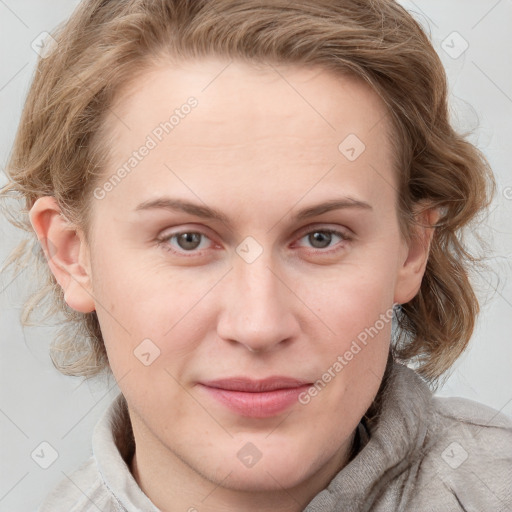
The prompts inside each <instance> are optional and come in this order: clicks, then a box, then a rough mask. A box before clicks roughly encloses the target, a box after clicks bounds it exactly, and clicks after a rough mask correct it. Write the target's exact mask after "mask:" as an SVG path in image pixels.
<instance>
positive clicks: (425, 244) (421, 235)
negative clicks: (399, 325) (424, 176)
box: [394, 208, 440, 304]
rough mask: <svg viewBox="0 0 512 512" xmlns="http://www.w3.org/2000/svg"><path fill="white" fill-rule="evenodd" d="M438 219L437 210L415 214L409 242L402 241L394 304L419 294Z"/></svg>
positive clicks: (404, 301) (431, 209)
mask: <svg viewBox="0 0 512 512" xmlns="http://www.w3.org/2000/svg"><path fill="white" fill-rule="evenodd" d="M439 217H440V211H439V209H438V208H430V209H427V210H423V211H422V212H421V213H419V214H416V220H417V224H416V225H414V226H413V231H412V233H411V240H410V242H409V243H407V242H406V241H405V240H404V241H403V247H404V250H403V251H402V256H401V260H400V262H399V263H400V268H399V269H398V276H397V280H396V284H395V298H394V302H395V303H397V304H406V303H407V302H409V301H411V300H412V299H413V298H414V297H415V296H416V295H417V293H418V292H419V290H420V287H421V281H422V279H423V275H424V274H425V269H426V267H427V261H428V256H429V253H430V244H431V242H432V237H433V236H434V230H435V228H434V227H432V226H433V225H434V224H436V223H437V222H438V220H439Z"/></svg>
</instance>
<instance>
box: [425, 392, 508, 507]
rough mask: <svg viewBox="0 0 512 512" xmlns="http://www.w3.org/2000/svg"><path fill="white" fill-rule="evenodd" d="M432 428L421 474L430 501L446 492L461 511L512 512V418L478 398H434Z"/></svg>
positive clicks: (430, 420) (429, 425)
mask: <svg viewBox="0 0 512 512" xmlns="http://www.w3.org/2000/svg"><path fill="white" fill-rule="evenodd" d="M428 429H429V433H428V435H427V437H426V442H425V445H424V456H423V458H422V460H421V463H420V465H419V471H418V475H417V478H418V480H417V481H418V483H419V484H420V485H419V486H420V490H421V492H420V496H423V497H424V499H425V503H428V502H429V501H430V502H431V499H432V494H433V493H438V494H439V493H443V494H449V495H451V496H452V497H453V499H454V500H455V501H456V502H457V503H458V504H459V505H460V510H468V511H469V510H496V511H501V510H503V511H505V510H509V509H511V510H512V419H510V418H509V417H507V416H505V415H504V414H502V413H500V412H499V411H496V410H494V409H492V408H490V407H487V406H485V405H483V404H480V403H478V402H474V401H472V400H467V399H463V398H440V397H432V409H431V417H430V419H429V420H428ZM425 510H429V509H428V508H426V509H425Z"/></svg>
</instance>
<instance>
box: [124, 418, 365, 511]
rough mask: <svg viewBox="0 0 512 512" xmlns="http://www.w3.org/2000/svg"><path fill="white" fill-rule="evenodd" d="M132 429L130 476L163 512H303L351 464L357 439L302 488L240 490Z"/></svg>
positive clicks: (301, 485) (238, 487)
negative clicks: (134, 448) (133, 449)
mask: <svg viewBox="0 0 512 512" xmlns="http://www.w3.org/2000/svg"><path fill="white" fill-rule="evenodd" d="M133 430H134V435H135V439H136V450H135V453H134V456H133V458H132V461H131V464H130V471H131V472H132V474H133V476H134V478H135V480H136V482H137V483H138V485H139V487H140V488H141V489H142V491H143V492H144V493H145V494H146V495H147V496H148V497H149V498H150V500H151V501H152V502H153V503H154V505H155V506H156V507H157V508H158V509H159V510H161V511H162V512H175V511H180V512H182V511H187V512H219V511H222V512H230V511H233V512H239V511H240V510H243V511H244V512H252V511H255V512H256V511H257V512H267V511H268V512H270V511H272V512H275V511H276V510H280V511H283V512H300V511H302V510H304V508H305V507H306V506H307V504H308V503H309V502H310V501H311V500H312V499H313V498H314V497H315V496H316V495H317V494H318V493H319V492H320V491H321V490H323V489H325V487H327V485H328V484H329V482H330V481H331V480H332V478H333V477H334V476H335V475H336V474H337V473H338V472H339V471H340V470H341V469H342V468H343V467H344V466H345V465H346V464H347V463H348V462H349V460H350V459H351V458H352V456H353V455H354V453H353V452H354V446H355V445H356V437H357V436H356V435H355V433H354V434H353V435H352V436H351V437H350V439H349V440H348V441H347V442H346V443H345V444H344V445H343V446H342V447H341V448H340V450H338V451H337V452H336V454H335V456H334V457H333V458H332V459H331V460H329V461H328V463H327V464H324V466H323V467H321V468H320V470H319V471H316V472H315V473H314V475H313V476H312V477H311V478H308V479H307V480H304V481H301V482H299V483H298V484H297V485H294V486H292V487H289V488H284V487H282V486H281V485H280V484H279V483H278V482H275V481H274V482H273V484H274V485H273V489H268V488H266V489H264V490H246V489H243V488H240V486H237V484H236V480H232V479H231V478H230V475H231V474H229V475H227V476H225V477H224V478H219V480H218V481H215V480H213V479H211V478H208V477H207V476H206V475H204V474H201V473H200V472H199V471H197V470H196V469H195V468H192V467H191V466H190V465H188V464H187V463H185V462H184V461H183V460H181V459H180V458H179V457H177V456H176V455H175V454H174V453H173V452H172V451H170V450H169V449H168V448H167V447H166V446H164V445H162V444H161V443H160V442H159V441H158V440H157V439H155V438H154V437H153V436H152V435H151V434H150V433H149V432H148V431H147V430H145V429H144V428H139V425H138V424H137V422H135V424H134V425H133ZM269 479H270V477H269ZM270 480H271V479H270Z"/></svg>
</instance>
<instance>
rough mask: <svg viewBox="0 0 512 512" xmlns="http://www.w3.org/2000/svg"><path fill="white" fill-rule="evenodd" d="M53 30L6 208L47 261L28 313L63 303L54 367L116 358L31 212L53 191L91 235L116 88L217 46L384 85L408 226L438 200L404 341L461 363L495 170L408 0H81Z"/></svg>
mask: <svg viewBox="0 0 512 512" xmlns="http://www.w3.org/2000/svg"><path fill="white" fill-rule="evenodd" d="M52 36H53V38H54V39H55V40H56V42H57V45H56V47H55V49H54V51H53V52H52V53H51V54H50V55H48V56H46V58H41V59H40V60H39V62H38V66H37V70H36V73H35V76H34V79H33V82H32V85H31V88H30V90H29V93H28V97H27V100H26V104H25V107H24V110H23V114H22V117H21V121H20V125H19V128H18V131H17V134H16V139H15V142H14V146H13V149H12V153H11V156H10V160H9V162H8V165H7V173H8V177H9V182H8V184H7V185H6V186H5V187H4V188H3V190H2V193H1V195H2V198H3V199H4V200H6V199H7V198H9V197H14V198H15V199H17V204H18V205H19V206H18V208H17V209H16V208H10V210H11V212H10V213H11V215H10V217H11V219H10V220H11V222H12V223H13V224H15V225H16V226H18V227H20V228H22V229H25V230H26V231H27V232H28V233H30V235H29V238H28V239H27V240H25V241H24V242H23V243H22V244H20V245H19V246H18V247H17V248H16V249H15V251H14V252H13V254H12V256H11V258H10V259H9V265H14V266H16V267H18V268H19V267H20V266H22V265H32V266H34V265H36V266H37V269H38V272H39V274H38V275H40V276H43V279H44V282H43V283H42V286H41V287H40V289H39V290H38V291H37V292H36V293H35V295H33V296H32V297H31V298H30V299H29V300H28V301H27V302H26V304H25V306H24V310H23V314H22V319H21V321H22V323H23V324H25V325H26V324H27V323H29V322H30V318H31V317H32V315H33V314H34V312H35V310H36V308H38V306H40V305H42V304H43V303H44V304H45V305H46V310H45V319H48V318H50V317H52V316H54V315H60V314H63V315H64V321H63V322H62V327H61V330H60V331H59V332H58V334H57V336H56V338H55V340H53V343H52V347H51V357H52V361H53V363H54V365H55V366H56V368H58V369H59V371H61V372H62V373H64V374H67V375H75V376H87V377H90V376H93V375H96V374H98V373H100V372H101V371H102V370H104V369H107V370H108V359H107V355H106V351H105V347H104V343H103V338H102V333H101V330H100V326H99V323H98V318H97V315H96V312H95V311H93V312H91V313H87V314H83V313H78V312H76V311H74V310H72V309H71V308H70V307H69V306H67V304H66V303H65V301H64V298H63V291H62V289H61V288H60V286H59V285H58V284H57V282H56V280H55V278H54V276H53V275H52V273H51V272H50V270H49V267H48V265H47V264H46V260H45V259H44V258H42V257H41V255H42V253H41V252H40V251H41V249H40V244H39V242H38V241H37V238H36V237H35V234H34V232H33V230H32V228H31V226H30V223H29V221H28V211H29V210H30V208H31V207H32V205H33V204H34V202H35V201H36V199H37V198H39V197H41V196H46V195H50V196H54V197H55V198H56V200H57V202H58V204H59V205H60V207H61V209H62V212H63V214H64V215H65V217H66V218H67V219H68V220H69V221H70V222H72V223H74V224H75V225H76V226H78V227H80V228H81V229H83V230H84V232H85V233H86V234H87V233H88V230H89V220H90V219H89V212H90V205H91V200H92V198H91V195H92V190H93V189H94V187H95V185H96V184H97V183H98V180H99V179H101V177H102V176H104V171H105V169H104V168H105V162H106V161H107V159H108V149H109V148H108V144H106V143H105V141H106V140H108V130H107V128H106V124H107V123H106V119H107V116H108V114H109V112H110V109H111V106H112V105H113V102H114V100H115V99H116V98H117V97H118V95H119V91H120V90H121V88H122V87H126V86H127V84H129V83H131V82H133V81H134V80H136V79H137V77H139V76H141V75H142V74H143V73H144V72H145V71H147V70H149V69H150V68H151V67H152V66H154V65H155V64H156V63H158V62H160V63H161V62H162V61H164V62H168V63H171V62H172V60H173V58H174V59H176V60H179V59H194V58H202V57H209V56H214V57H225V58H228V59H238V60H243V61H245V62H250V63H254V64H256V63H261V64H263V65H268V64H272V65H274V64H275V65H298V66H319V67H321V68H323V69H326V70H330V71H334V72H335V73H341V74H344V75H350V76H353V77H358V78H359V79H361V80H363V81H365V82H366V83H367V84H369V85H370V86H371V87H372V89H373V90H374V91H375V92H376V93H377V94H378V95H379V96H380V98H381V99H382V101H383V102H384V103H385V105H386V108H387V112H388V117H389V121H390V126H391V127H392V130H393V133H392V137H390V139H391V140H392V141H393V146H394V147H393V150H394V155H393V158H394V164H395V168H396V172H397V176H398V183H399V185H398V190H397V197H398V200H397V213H398V218H399V224H400V228H401V231H402V233H403V235H404V236H405V237H406V238H407V239H410V237H412V236H413V233H414V230H413V227H414V225H415V222H416V219H417V212H418V208H420V207H422V208H425V207H434V208H438V209H439V211H440V213H441V217H440V219H439V221H438V222H437V223H436V224H435V230H434V234H433V240H432V243H431V249H430V255H429V259H428V263H427V267H426V271H425V275H424V277H423V280H422V283H421V288H420V290H419V292H418V294H417V295H416V296H415V297H414V298H413V299H412V300H411V301H409V302H408V303H406V304H402V305H401V308H400V311H399V314H398V316H397V322H398V323H397V326H398V327H397V330H396V333H395V334H394V340H393V341H394V343H393V351H394V354H395V356H396V358H397V359H400V360H402V361H404V362H411V361H414V362H416V363H417V368H416V371H417V372H418V373H420V374H421V375H422V376H424V377H425V378H426V379H427V380H428V381H430V382H431V383H434V382H435V381H436V379H438V378H439V377H440V376H441V375H442V374H443V373H444V372H446V370H447V369H449V368H450V367H451V366H452V364H453V363H454V361H455V360H456V359H457V358H458V357H459V356H460V354H461V353H462V352H463V350H464V349H465V348H466V346H467V344H468V342H469V340H470V338H471V335H472V333H473V329H474V325H475V321H476V317H477V314H478V312H479V303H478V300H477V297H476V294H475V291H474V288H473V286H472V284H471V283H470V276H471V272H472V269H473V268H474V266H475V265H476V264H477V263H478V262H479V259H478V258H477V257H476V256H475V255H474V254H472V253H471V252H470V251H469V249H468V248H466V247H465V246H464V244H463V233H464V231H465V230H466V229H467V228H468V226H469V225H470V223H472V222H476V220H477V216H478V214H479V213H481V212H482V211H483V210H484V209H486V208H487V207H488V206H489V203H490V201H491V199H492V196H493V194H494V191H495V182H494V178H493V175H492V171H491V169H490V166H489V164H488V162H487V160H486V159H485V157H484V155H483V154H482V153H481V152H480V151H479V150H478V149H477V148H476V147H475V146H474V145H472V144H471V143H470V142H468V141H467V140H466V138H467V135H462V134H459V133H457V132H456V131H455V130H454V129H453V127H452V126H451V124H450V121H449V109H448V97H447V96H448V92H447V80H446V73H445V70H444V68H443V65H442V63H441V60H440V58H439V56H438V55H437V53H436V51H435V50H434V48H433V46H432V44H431V43H430V40H429V37H428V36H427V34H426V33H425V32H424V30H423V29H422V28H421V26H420V25H419V23H418V22H417V21H416V20H415V19H414V18H413V16H412V15H411V14H410V13H409V12H407V10H406V9H404V8H403V7H402V6H400V5H399V4H397V3H396V2H395V1H394V0H300V1H298V0H294V1H293V2H292V1H288V0H125V1H123V2H116V1H109V0H85V1H83V2H82V3H81V4H80V6H79V7H78V8H77V10H76V11H75V12H74V14H73V15H72V16H71V18H70V19H69V20H68V21H67V22H66V23H65V24H63V25H61V26H60V27H59V28H58V29H57V30H56V31H55V32H54V33H53V34H52ZM169 65H170V64H169Z"/></svg>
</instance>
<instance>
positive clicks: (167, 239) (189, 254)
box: [157, 228, 352, 258]
mask: <svg viewBox="0 0 512 512" xmlns="http://www.w3.org/2000/svg"><path fill="white" fill-rule="evenodd" d="M313 233H324V234H329V235H335V236H338V237H340V239H341V242H350V241H351V240H352V238H351V237H349V236H348V235H347V234H346V233H345V232H344V231H338V230H336V229H329V228H326V229H321V228H317V229H312V230H310V231H307V232H305V233H304V234H302V235H301V236H300V237H299V240H301V239H303V238H306V237H307V236H309V235H312V234H313ZM183 234H195V235H200V236H202V237H203V238H207V239H208V240H210V239H209V237H208V236H207V235H205V234H204V233H201V232H200V231H193V230H184V231H178V232H176V233H172V234H169V235H166V236H163V237H161V238H158V239H157V241H158V245H159V246H162V248H163V249H164V250H166V251H168V252H171V253H172V254H175V255H178V256H184V257H186V258H187V257H189V258H190V257H194V256H197V255H200V254H201V251H202V250H201V249H200V250H198V249H194V250H191V251H185V250H176V249H173V248H172V246H171V245H170V243H169V242H170V241H171V240H173V239H175V238H176V237H178V236H180V235H183ZM203 250H206V249H203ZM340 250H341V247H338V248H336V249H334V250H333V249H332V248H331V246H328V247H327V248H325V249H315V248H309V250H308V251H307V252H308V253H321V254H332V253H335V252H338V251H340Z"/></svg>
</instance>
